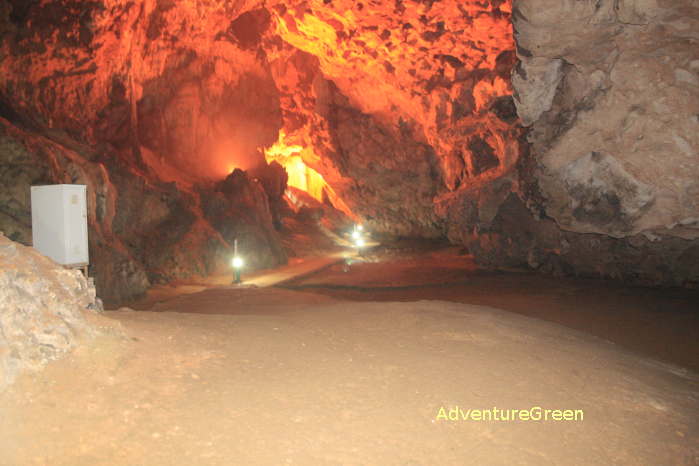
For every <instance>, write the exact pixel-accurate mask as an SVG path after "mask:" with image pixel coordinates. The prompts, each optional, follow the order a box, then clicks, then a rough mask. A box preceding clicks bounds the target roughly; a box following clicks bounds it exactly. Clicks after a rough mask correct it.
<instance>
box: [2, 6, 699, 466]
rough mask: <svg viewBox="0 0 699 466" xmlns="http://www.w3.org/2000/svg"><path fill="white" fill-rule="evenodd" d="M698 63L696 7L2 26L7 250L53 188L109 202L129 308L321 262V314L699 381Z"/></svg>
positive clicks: (78, 16)
mask: <svg viewBox="0 0 699 466" xmlns="http://www.w3.org/2000/svg"><path fill="white" fill-rule="evenodd" d="M698 42H699V5H697V3H696V1H694V0H677V1H673V2H668V1H664V0H614V1H612V0H597V1H593V0H577V1H560V0H393V1H383V2H382V1H377V0H361V1H355V0H182V1H175V0H126V1H124V0H0V232H2V235H4V237H5V239H7V240H10V241H11V242H13V243H19V244H22V245H27V246H31V244H32V218H31V199H30V187H31V186H37V185H47V184H78V185H85V186H87V222H88V231H89V251H90V266H89V270H88V272H87V274H88V275H89V277H90V279H91V280H93V283H94V287H95V290H96V291H94V292H95V293H96V296H97V297H98V298H99V299H100V300H101V301H102V302H104V304H105V305H106V307H107V308H108V309H114V310H116V309H120V308H121V309H124V308H123V306H131V307H132V308H138V303H139V302H142V303H144V302H146V301H143V299H144V297H146V296H150V297H151V298H152V294H149V293H150V292H152V290H153V289H161V290H162V289H175V288H176V286H180V288H181V287H182V286H183V285H187V284H190V285H191V284H192V283H197V284H201V283H208V284H209V285H211V284H212V283H214V282H212V280H219V281H218V282H216V283H215V284H216V286H219V287H220V286H222V285H223V284H225V285H226V286H228V282H226V280H229V279H230V275H231V270H230V269H231V258H232V256H233V255H234V254H237V249H236V252H235V253H234V248H239V250H240V251H241V253H240V254H241V255H242V257H244V260H245V266H244V269H243V284H245V280H246V279H247V277H258V276H259V277H263V276H264V274H265V273H268V274H269V273H272V274H273V273H274V271H275V270H281V269H283V268H284V267H287V268H289V267H290V268H293V266H295V265H298V264H303V263H304V261H306V262H308V261H311V262H312V261H314V260H315V261H320V263H322V265H323V267H325V266H327V265H328V264H334V265H331V268H330V269H326V270H328V272H327V276H326V278H327V283H316V282H314V281H313V280H312V279H309V280H308V281H307V282H301V281H297V282H295V283H296V284H297V285H298V287H297V288H299V289H300V290H301V291H305V292H309V291H312V290H313V289H314V287H315V288H316V289H317V290H319V289H322V288H323V286H325V287H326V288H325V291H324V293H325V294H328V295H333V296H335V297H342V298H343V299H349V300H358V301H372V300H374V299H376V300H384V301H388V300H390V301H413V300H414V301H418V300H420V299H441V298H443V297H444V296H446V298H444V299H446V300H453V301H458V302H471V303H475V304H486V305H494V306H495V307H504V308H507V306H510V307H511V308H512V309H510V308H507V309H508V310H514V312H519V313H524V314H527V312H528V314H529V315H530V316H531V315H534V316H535V317H541V318H543V319H544V320H550V321H554V322H559V323H563V325H565V326H571V327H573V328H578V329H581V330H583V331H589V332H591V333H593V334H597V335H598V336H601V337H603V338H609V339H612V340H615V339H616V340H615V341H619V342H621V344H622V345H627V346H630V347H631V348H632V349H634V350H638V349H643V348H644V347H646V348H647V347H653V348H654V349H652V350H651V351H650V352H651V353H653V355H655V356H657V357H659V358H660V359H663V358H664V359H665V360H668V359H669V360H671V362H673V363H677V364H680V365H684V366H687V367H691V368H692V369H694V370H696V369H697V368H699V361H697V358H696V354H697V349H698V348H697V343H696V339H697V335H699V317H698V315H697V309H699V305H698V303H699V300H697V298H698V296H699V295H697V294H696V293H697V291H696V290H697V287H698V286H699V163H698V162H699V110H698V109H699V53H698V52H697V51H698V50H699V44H698ZM360 225H361V228H362V229H363V233H362V237H363V238H366V244H363V246H364V247H361V248H360V247H358V246H357V244H356V243H353V238H352V237H351V232H353V231H356V229H357V227H358V226H360ZM355 239H356V238H355ZM444 251H447V252H444ZM338 254H340V255H342V254H344V255H342V257H343V259H342V260H341V264H340V265H338V264H337V261H335V262H333V261H330V262H328V263H326V262H323V261H322V259H323V258H328V257H340V256H337V255H338ZM401 255H403V256H404V259H405V258H406V257H410V258H411V259H410V260H411V261H413V262H410V266H409V267H408V269H405V270H403V269H401V267H403V266H405V264H406V263H407V262H405V263H403V262H401V260H403V259H401ZM350 256H351V257H350ZM348 257H350V258H348ZM382 261H385V262H387V263H392V264H393V265H390V264H389V265H386V266H385V268H384V269H381V268H380V267H381V266H380V263H381V262H382ZM391 261H393V262H391ZM440 261H442V262H440ZM396 264H398V265H396ZM401 264H402V265H401ZM416 264H417V265H416ZM440 264H441V265H440ZM455 264H456V265H455ZM362 267H364V268H362ZM372 267H374V268H375V269H372ZM440 267H441V268H440ZM280 268H281V269H280ZM401 270H402V272H401ZM445 270H446V272H445ZM270 271H271V272H270ZM0 272H1V271H0ZM392 273H393V274H395V277H394V278H395V280H394V281H391V280H388V279H387V278H386V275H387V274H389V275H390V274H392ZM401 273H402V274H403V275H401ZM343 274H344V275H343ZM431 274H433V276H430V275H431ZM440 274H441V275H440ZM408 275H409V276H408ZM221 277H224V278H221ZM343 277H344V278H343ZM207 280H209V281H208V282H207ZM343 280H344V282H343ZM450 280H451V281H453V286H452V287H451V288H448V289H447V287H446V285H447V284H448V283H447V282H449V281H450ZM314 283H315V284H314ZM377 284H380V285H386V286H388V287H389V288H390V287H393V288H391V290H392V291H391V293H389V294H387V295H386V296H387V297H386V298H383V299H379V298H377V295H376V294H371V293H370V292H368V291H367V290H370V289H371V287H372V286H374V285H377ZM389 285H390V286H389ZM212 286H213V285H212ZM440 286H444V287H443V288H440ZM168 287H169V288H168ZM401 287H402V288H401ZM415 287H418V288H419V287H423V288H422V289H423V290H424V292H420V291H416V288H415ZM185 288H186V286H185ZM203 288H206V287H200V288H197V290H201V289H203ZM178 289H179V288H178ZM260 289H262V288H260ZM459 289H460V290H461V291H458V290H459ZM514 289H516V292H512V293H513V294H512V296H514V295H516V294H518V293H519V295H518V296H519V297H518V298H516V299H515V298H512V300H511V301H508V299H509V298H505V297H503V296H509V295H508V294H507V293H509V292H510V291H512V290H514ZM532 289H536V290H538V291H537V292H538V293H540V295H536V296H543V295H544V294H546V293H550V294H551V296H553V297H552V298H551V299H550V302H557V301H556V300H557V299H559V300H563V301H566V300H567V301H566V303H568V304H569V305H570V306H571V307H573V306H574V304H573V303H572V301H574V300H576V301H578V302H579V303H582V304H578V306H579V307H580V306H583V307H585V306H587V307H592V308H593V309H588V310H586V311H585V312H582V311H580V312H579V313H578V314H575V315H576V316H577V317H570V316H568V315H567V314H566V316H563V314H564V313H565V312H568V311H564V310H560V309H558V310H555V309H554V310H553V311H551V313H549V314H547V315H546V316H544V315H543V314H542V315H535V314H536V313H535V312H533V311H531V310H529V311H525V308H526V309H529V308H531V307H535V306H538V305H540V304H541V302H539V301H537V299H538V298H537V297H532V296H534V293H533V292H532V293H531V296H530V295H527V292H528V290H532ZM149 290H150V292H149ZM333 290H334V291H333ZM362 290H363V291H362ZM401 290H402V291H401ZM454 290H457V291H454ZM507 290H510V291H507ZM562 290H563V291H562ZM565 290H568V291H565ZM571 290H572V291H571ZM595 290H596V291H595ZM600 290H603V291H600ZM610 290H613V291H610ZM362 292H364V293H365V294H364V295H362ZM255 293H257V292H255ZM333 293H334V294H333ZM557 293H558V294H557ZM565 293H569V295H568V296H567V297H565V296H564V295H565ZM595 293H597V294H596V296H601V295H603V296H604V298H601V299H603V300H605V301H604V304H600V302H601V301H594V300H592V301H586V298H587V297H590V296H592V295H595ZM321 294H322V293H321ZM360 295H361V296H360ZM457 295H458V297H455V296H457ZM498 295H502V296H501V297H503V298H502V302H500V301H498V302H496V301H492V300H491V299H495V297H497V296H498ZM554 295H555V296H554ZM256 296H258V295H257V294H254V293H253V296H252V298H250V299H251V301H250V303H249V304H250V305H254V304H255V302H256V301H255V299H257V298H255V297H256ZM362 296H363V297H362ZM450 296H451V297H453V299H452V298H450ZM464 296H466V297H464ZM561 296H563V297H561ZM389 297H390V299H389ZM573 298H574V299H573ZM179 299H182V298H179ZM259 299H260V300H261V301H260V302H266V301H265V298H263V297H259ZM290 299H291V298H290ZM319 299H320V298H319ZM153 302H154V301H153V299H151V300H150V301H148V304H147V305H148V306H150V305H152V304H153ZM644 303H645V304H644ZM649 303H650V304H649ZM568 304H566V305H568ZM142 305H143V306H146V304H142ZM191 305H192V306H196V304H195V303H193V304H191ZM643 306H647V307H645V308H644V307H643ZM648 306H649V307H648ZM653 306H654V307H653ZM673 306H674V307H673ZM97 307H100V306H97ZM554 307H555V306H554ZM650 307H653V310H648V309H649V308H650ZM619 308H623V309H625V310H624V311H618V309H619ZM636 308H638V309H640V310H638V312H637V313H634V312H636V311H634V309H636ZM660 308H663V309H665V310H666V311H667V312H665V313H663V312H660V311H658V309H660ZM588 311H589V312H588ZM115 312H116V311H115ZM183 312H184V311H183ZM557 313H558V314H560V315H557ZM595 313H597V314H595ZM107 314H108V313H107ZM552 314H553V316H552ZM556 315H557V316H556ZM602 315H603V316H602ZM600 319H601V320H600ZM627 320H628V321H633V323H632V324H628V326H627V327H625V328H626V330H624V329H622V328H621V327H624V326H625V325H627V322H626V321H627ZM583 321H584V322H583ZM648 322H651V324H649V323H648ZM648 327H655V330H654V331H655V332H656V333H653V331H650V330H647V328H648ZM2 329H3V325H2V324H0V330H2ZM644 332H650V333H648V334H646V333H644ZM639 335H640V336H639ZM644 338H645V339H644ZM649 342H650V343H649ZM675 343H676V345H677V346H675V347H673V344H675ZM0 349H1V348H0ZM692 353H693V355H692ZM1 354H2V353H1V352H0V355H1ZM0 366H1V364H0ZM0 369H1V368H0ZM0 372H1V370H0ZM0 385H1V384H0ZM693 407H694V408H696V404H694V405H693ZM694 432H696V429H695V431H694ZM688 438H691V436H689V437H688ZM683 439H684V437H683ZM685 440H686V439H685ZM683 441H684V440H683ZM690 443H691V441H690ZM683 448H684V447H683ZM339 461H340V463H342V462H343V460H342V459H340V460H339ZM263 462H264V461H263ZM55 464H58V463H55ZM212 464H213V463H212ZM216 464H218V463H216ZM309 464H310V463H309ZM386 464H388V463H386ZM416 464H418V463H416ZM419 464H422V463H419ZM425 464H426V463H425ZM527 464H529V463H527ZM531 464H536V463H534V462H533V463H531ZM590 464H592V463H590ZM619 464H633V462H629V463H623V461H622V462H621V463H619ZM658 464H659V463H658ZM668 464H669V463H668Z"/></svg>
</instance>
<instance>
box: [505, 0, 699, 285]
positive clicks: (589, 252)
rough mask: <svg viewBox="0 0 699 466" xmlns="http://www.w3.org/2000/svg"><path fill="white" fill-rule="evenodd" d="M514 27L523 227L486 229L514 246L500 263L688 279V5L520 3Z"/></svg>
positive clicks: (693, 228)
mask: <svg viewBox="0 0 699 466" xmlns="http://www.w3.org/2000/svg"><path fill="white" fill-rule="evenodd" d="M513 25H514V29H515V37H516V41H517V56H518V58H519V60H520V62H519V64H518V65H517V67H516V68H515V70H514V73H513V77H512V82H513V87H514V92H515V103H516V106H517V112H518V115H519V117H520V120H521V123H522V125H523V126H525V127H526V128H527V141H528V142H529V143H530V144H531V147H530V150H529V154H528V155H527V156H525V157H523V159H522V161H521V169H520V175H521V178H520V181H521V186H520V190H519V191H520V193H521V195H520V196H519V197H520V201H521V203H522V204H523V205H522V206H519V207H518V208H517V209H518V210H519V211H520V214H519V217H522V216H524V217H526V219H525V218H522V219H521V220H520V222H519V223H520V224H522V225H527V227H525V228H524V229H525V230H531V231H530V232H529V233H528V235H527V234H518V231H517V230H518V228H517V227H516V226H515V225H511V226H510V227H507V226H506V223H507V222H508V220H507V219H505V218H502V219H501V221H500V225H498V226H497V227H495V228H494V229H495V230H501V232H502V233H503V234H504V235H506V236H511V237H512V239H513V243H517V246H516V247H515V249H517V251H516V252H514V254H512V255H511V256H512V257H513V258H518V261H519V262H521V263H525V264H528V265H530V266H533V267H541V266H543V267H547V268H552V269H554V270H563V271H565V272H568V273H578V274H585V275H602V276H609V277H616V278H623V279H624V280H627V281H631V282H640V283H655V284H658V283H661V284H666V285H683V284H684V285H696V284H697V283H698V282H699V274H698V272H699V269H698V267H697V265H696V264H697V262H699V256H698V255H697V253H698V252H699V242H698V241H697V238H699V184H698V183H699V131H698V130H699V116H698V114H697V109H699V5H697V4H696V2H693V1H691V0H689V1H682V0H680V1H662V0H645V1H641V0H636V1H634V0H621V1H611V0H609V1H591V0H590V1H577V2H570V1H566V2H559V1H548V0H519V1H517V2H516V3H515V9H514V12H513ZM513 202H514V201H513ZM524 204H526V206H527V207H528V210H529V211H530V212H531V213H532V214H533V215H531V216H529V215H527V213H526V211H525V210H524V209H523V206H524ZM514 208H515V206H514V205H513V204H511V205H510V206H509V207H508V209H514ZM503 212H504V211H503ZM516 216H517V215H516V214H513V218H515V217H516ZM503 217H504V216H503ZM507 230H509V233H505V231H507ZM527 236H529V237H527ZM527 245H528V246H527ZM499 254H501V253H497V254H496V255H499ZM493 261H494V262H497V261H498V259H497V258H495V259H493Z"/></svg>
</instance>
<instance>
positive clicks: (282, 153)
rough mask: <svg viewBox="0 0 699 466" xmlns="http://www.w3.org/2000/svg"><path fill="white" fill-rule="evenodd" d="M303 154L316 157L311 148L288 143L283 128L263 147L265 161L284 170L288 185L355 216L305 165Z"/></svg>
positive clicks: (322, 179)
mask: <svg viewBox="0 0 699 466" xmlns="http://www.w3.org/2000/svg"><path fill="white" fill-rule="evenodd" d="M304 155H305V156H306V157H310V158H314V157H315V158H317V157H318V156H317V155H315V153H314V152H313V150H312V149H309V148H304V147H303V146H300V145H296V144H288V143H287V142H286V133H285V132H284V130H282V131H280V132H279V140H277V142H275V143H274V144H273V145H272V146H270V147H269V148H268V149H265V158H266V159H267V163H271V162H273V161H275V162H277V163H278V164H280V165H281V166H282V167H284V169H285V170H286V172H287V174H288V175H289V180H288V185H289V186H293V187H294V188H297V189H300V190H301V191H305V192H307V193H308V194H309V195H310V196H311V197H313V198H314V199H315V200H317V201H318V202H324V201H325V200H326V199H327V200H328V201H330V203H331V204H332V205H333V206H334V207H335V208H336V209H338V210H341V211H342V212H344V213H345V214H347V215H348V216H349V217H351V218H355V215H354V214H353V213H352V211H351V210H350V209H349V207H347V205H346V204H345V203H344V202H343V201H342V199H340V198H339V197H338V196H337V194H336V193H335V191H334V190H333V189H332V188H331V187H330V185H328V183H327V182H326V181H325V179H324V178H323V176H322V175H321V174H320V173H318V172H317V171H316V170H314V169H313V168H311V167H309V166H308V165H306V163H305V162H304Z"/></svg>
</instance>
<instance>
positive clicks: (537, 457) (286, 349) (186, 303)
mask: <svg viewBox="0 0 699 466" xmlns="http://www.w3.org/2000/svg"><path fill="white" fill-rule="evenodd" d="M157 310H159V311H161V312H136V311H129V310H122V311H116V312H110V313H108V314H107V315H108V316H109V317H110V318H111V319H114V321H115V322H116V323H118V324H119V325H120V326H121V327H122V330H121V331H123V333H124V336H119V335H118V332H116V333H115V334H113V335H107V336H104V337H100V338H98V339H97V340H95V341H93V342H92V343H90V344H87V345H85V346H83V347H82V348H80V349H79V350H78V351H77V352H75V353H74V354H72V355H71V356H70V357H68V358H66V359H64V360H61V361H57V362H55V363H53V364H51V365H50V366H49V367H48V368H47V369H46V370H45V371H43V372H42V373H39V374H35V375H31V376H26V377H23V378H21V379H20V381H19V382H18V384H17V385H15V387H14V388H13V389H12V390H11V391H10V392H6V393H4V394H2V395H0V412H2V413H3V416H2V418H1V419H0V439H1V441H2V442H3V443H4V444H3V445H0V464H3V465H8V466H9V465H11V466H21V465H32V464H36V465H52V466H54V465H55V466H58V465H70V466H78V465H91V466H94V465H155V466H157V465H195V464H196V465H231V464H269V465H272V464H273V465H278V464H303V465H310V464H313V465H315V464H364V465H366V464H381V465H384V464H385V465H394V464H395V465H435V464H455V465H456V464H459V465H460V464H485V465H490V464H508V465H517V464H521V465H547V464H551V465H553V464H556V465H560V464H576V465H584V464H589V465H599V464H625V465H626V464H627V465H644V464H647V465H658V464H687V465H691V464H696V462H697V460H698V459H699V451H698V450H697V445H699V436H698V435H699V425H698V421H697V419H698V416H697V413H698V412H699V390H698V386H697V382H698V381H699V379H697V376H696V374H692V373H691V372H688V371H686V370H682V369H679V368H676V367H673V366H667V365H663V364H660V363H656V362H653V361H650V360H647V359H644V358H640V357H638V356H635V355H634V354H631V353H628V352H626V351H623V350H620V349H619V348H617V347H615V346H613V345H610V344H608V343H605V342H603V341H601V340H598V339H595V338H594V337H589V336H586V335H583V334H580V333H576V332H574V331H571V330H569V329H566V328H563V327H560V326H557V325H554V324H550V323H546V322H543V321H539V320H533V319H528V318H525V317H521V316H517V315H514V314H511V313H507V312H502V311H498V310H494V309H490V308H485V307H479V306H472V305H463V304H456V303H446V302H435V301H421V302H414V303H357V302H338V301H334V300H332V299H330V298H327V297H323V296H318V295H308V294H304V293H296V292H291V291H285V290H278V289H264V290H260V289H258V290H255V289H231V288H218V289H212V290H208V291H205V292H202V293H200V294H198V295H188V296H182V297H180V298H177V299H175V300H173V301H171V302H169V303H166V304H161V305H159V306H158V309H157ZM183 310H185V311H188V313H180V312H172V311H183ZM192 311H194V312H195V313H192ZM442 407H444V409H445V411H444V413H445V416H447V417H448V416H450V415H452V414H454V415H458V416H461V415H462V414H461V412H459V411H458V410H457V408H459V409H461V410H462V411H463V412H464V413H465V412H466V411H467V410H469V409H471V410H474V409H483V410H491V409H492V408H493V407H496V408H498V409H500V410H505V409H506V410H510V409H519V410H522V409H530V408H532V407H541V408H542V409H561V410H564V409H570V410H582V412H583V419H582V420H578V421H572V420H570V421H562V420H551V419H550V420H547V421H543V420H541V421H533V420H529V421H524V420H518V421H515V422H512V421H495V420H491V421H477V420H448V419H443V417H444V416H441V417H440V409H441V408H442ZM532 412H533V413H534V415H536V413H537V411H536V409H535V410H534V411H532ZM469 413H470V412H469ZM469 415H471V414H469ZM542 415H543V414H542ZM561 415H562V414H561ZM481 416H485V414H483V413H481ZM490 416H491V418H492V416H493V414H492V411H491V414H490ZM500 416H501V417H502V416H503V414H502V413H501V414H500ZM549 416H552V414H551V413H549Z"/></svg>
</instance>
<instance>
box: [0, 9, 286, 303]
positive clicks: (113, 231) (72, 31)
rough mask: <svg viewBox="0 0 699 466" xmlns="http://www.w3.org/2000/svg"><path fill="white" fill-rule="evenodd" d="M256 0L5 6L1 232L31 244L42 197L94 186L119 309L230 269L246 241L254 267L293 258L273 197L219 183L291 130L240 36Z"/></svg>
mask: <svg viewBox="0 0 699 466" xmlns="http://www.w3.org/2000/svg"><path fill="white" fill-rule="evenodd" d="M251 5H252V4H251ZM251 5H248V4H246V3H245V2H236V3H235V4H231V2H225V1H221V2H208V3H207V4H206V5H204V4H193V3H189V2H188V3H178V2H171V1H138V2H136V1H133V2H117V1H94V2H79V1H72V0H55V1H50V2H41V3H40V2H29V3H23V2H15V1H2V2H0V41H1V47H0V58H1V60H0V61H1V65H0V230H2V231H4V232H5V234H6V235H7V236H8V237H10V238H12V239H14V240H18V241H21V242H23V243H24V244H30V243H31V216H30V205H29V186H31V185H33V184H46V183H78V184H86V185H87V186H88V193H89V198H88V209H89V214H88V218H89V228H90V254H91V273H92V274H93V276H95V278H96V286H97V290H98V293H99V295H100V297H102V298H103V299H105V300H107V301H109V302H112V303H118V302H121V301H124V300H127V299H131V298H133V297H136V296H138V295H140V294H142V293H143V292H144V291H145V290H146V289H147V287H148V286H150V285H151V284H153V283H162V282H167V281H170V280H173V279H177V278H182V277H188V276H191V275H195V274H200V275H205V274H207V273H211V272H212V271H214V270H215V269H217V268H221V267H223V266H225V265H226V264H227V263H228V260H229V258H230V254H231V251H232V248H231V245H232V241H233V239H234V238H238V239H239V240H240V241H241V245H242V246H243V247H247V248H248V257H246V259H247V263H248V264H249V266H250V267H265V266H266V267H269V266H273V265H277V264H280V263H284V262H285V261H286V255H285V252H284V251H283V250H282V248H281V245H280V244H281V243H280V239H279V237H278V235H277V232H276V231H275V229H274V226H273V223H272V217H271V214H270V206H269V202H270V200H271V198H270V197H269V196H268V195H267V193H266V192H265V190H264V186H263V185H262V184H261V183H260V182H258V181H256V180H255V179H253V178H251V177H243V179H242V186H240V187H239V188H240V189H238V190H236V191H234V192H232V191H231V192H225V193H224V192H221V190H220V189H219V188H220V187H219V186H218V185H217V184H216V183H217V180H222V179H223V178H224V177H225V176H226V175H227V174H228V173H230V172H231V171H232V170H233V169H234V168H241V167H243V168H250V167H253V166H256V165H259V164H261V163H263V161H264V159H263V157H262V155H261V154H260V153H259V151H258V150H257V148H258V147H260V146H264V145H268V144H271V143H272V142H273V141H275V140H276V138H277V133H278V130H279V128H280V126H281V118H280V107H279V96H278V92H277V89H276V86H275V83H274V81H273V80H272V79H271V75H270V72H269V67H268V66H267V65H266V62H265V60H264V57H260V56H258V54H257V49H256V47H252V48H251V46H250V42H249V41H248V42H245V41H243V42H244V43H243V42H241V40H240V39H239V38H238V37H237V36H236V35H235V33H234V31H233V25H232V24H233V22H234V20H235V19H236V18H237V17H239V16H240V15H241V14H243V13H245V11H246V9H248V8H252V6H251ZM258 35H259V34H258ZM253 45H254V44H253Z"/></svg>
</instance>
